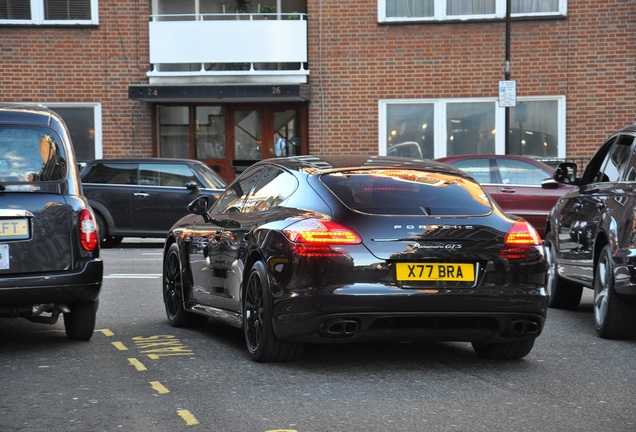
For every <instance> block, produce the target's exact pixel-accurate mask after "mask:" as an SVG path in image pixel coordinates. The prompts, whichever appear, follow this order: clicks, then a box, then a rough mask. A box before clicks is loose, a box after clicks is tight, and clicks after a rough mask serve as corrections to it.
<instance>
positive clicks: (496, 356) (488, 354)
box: [473, 338, 534, 360]
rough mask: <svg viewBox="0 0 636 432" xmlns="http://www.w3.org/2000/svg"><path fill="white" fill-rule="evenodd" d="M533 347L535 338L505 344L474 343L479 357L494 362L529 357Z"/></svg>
mask: <svg viewBox="0 0 636 432" xmlns="http://www.w3.org/2000/svg"><path fill="white" fill-rule="evenodd" d="M533 346H534V338H532V339H524V340H520V341H513V342H503V343H481V342H473V349H474V350H475V352H476V353H477V355H479V356H480V357H483V358H487V359H493V360H518V359H520V358H523V357H525V356H527V355H528V354H529V353H530V351H532V347H533Z"/></svg>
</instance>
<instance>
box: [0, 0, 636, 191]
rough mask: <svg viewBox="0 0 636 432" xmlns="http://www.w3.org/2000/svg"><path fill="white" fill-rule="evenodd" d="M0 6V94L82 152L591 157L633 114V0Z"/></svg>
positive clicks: (221, 166) (228, 169)
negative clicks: (283, 147) (280, 146)
mask: <svg viewBox="0 0 636 432" xmlns="http://www.w3.org/2000/svg"><path fill="white" fill-rule="evenodd" d="M511 6H512V7H511V12H512V14H511V17H512V19H511V21H510V33H509V36H510V39H509V40H510V61H511V68H510V78H511V79H512V80H514V81H515V83H516V96H517V98H516V101H517V104H516V106H514V107H511V108H509V127H510V135H509V137H510V139H509V142H508V148H506V142H505V141H506V140H505V138H504V137H505V136H504V134H502V133H501V132H500V131H502V130H505V122H504V119H505V111H506V109H505V108H502V107H500V106H499V103H498V96H499V81H501V80H503V79H504V68H503V63H504V60H505V58H506V52H505V47H506V20H505V16H506V1H505V0H496V1H495V0H475V1H472V2H466V1H457V0H435V1H428V2H427V1H422V0H351V1H347V2H343V1H339V0H262V1H261V2H256V1H255V0H251V1H245V0H190V1H181V0H150V1H130V0H110V1H101V2H100V1H98V0H74V1H72V2H53V1H50V0H0V53H1V55H2V57H1V60H0V64H1V67H2V69H1V70H2V73H1V74H0V85H1V86H2V89H3V91H2V94H1V95H0V100H2V101H11V102H17V101H19V102H27V103H38V104H43V105H47V106H49V107H51V108H53V109H55V110H57V111H58V112H60V114H62V116H63V117H64V118H65V119H66V120H67V123H68V124H69V126H70V127H71V133H72V136H73V140H74V145H75V147H76V150H77V153H78V155H79V158H80V159H89V158H93V157H101V156H104V157H123V156H161V157H171V156H179V157H191V158H196V159H201V160H204V161H205V162H206V163H208V164H210V165H212V166H215V167H217V169H218V170H219V171H220V172H221V174H223V175H224V176H225V177H226V178H227V179H231V178H233V177H234V175H235V172H236V171H240V170H241V169H242V167H244V166H245V165H247V164H249V163H252V162H253V161H254V160H258V159H261V158H265V157H271V156H273V155H274V154H273V146H274V134H275V133H276V132H278V133H280V134H281V135H282V136H283V137H285V139H286V141H287V143H288V145H287V147H288V153H289V154H305V153H362V154H377V153H380V154H387V153H388V154H397V155H407V156H411V157H413V156H415V157H419V156H420V155H421V156H422V157H431V158H432V157H441V156H446V155H450V154H461V153H473V152H489V153H506V152H509V153H518V154H532V155H537V156H542V157H560V158H563V157H569V158H586V157H589V156H590V155H591V154H592V153H593V152H594V151H595V149H596V148H597V147H598V146H599V145H600V144H601V143H602V141H603V140H604V139H605V137H606V136H608V135H609V134H610V133H611V132H612V131H614V130H615V129H617V128H619V127H622V126H624V125H626V124H630V123H632V122H633V121H634V120H635V115H634V108H633V106H634V99H635V98H636V91H635V90H636V89H635V80H634V65H635V58H636V46H635V45H636V39H635V38H634V36H633V34H634V27H636V22H635V21H634V20H633V18H632V17H633V16H634V15H635V14H636V3H634V2H631V1H625V0H601V1H592V0H569V1H567V0H511Z"/></svg>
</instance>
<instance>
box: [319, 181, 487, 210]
mask: <svg viewBox="0 0 636 432" xmlns="http://www.w3.org/2000/svg"><path fill="white" fill-rule="evenodd" d="M321 180H322V182H323V183H324V184H325V185H326V186H327V187H328V188H329V189H330V190H331V191H332V192H333V194H334V195H336V196H337V197H338V199H340V201H342V202H343V203H344V204H346V205H347V206H348V207H350V208H351V209H353V210H357V211H360V212H364V213H371V214H388V215H430V216H474V215H484V214H488V213H490V212H491V210H492V207H491V205H490V200H489V199H488V197H487V194H486V193H485V192H484V191H483V189H482V188H481V187H480V186H479V185H478V184H477V183H474V182H472V181H470V180H466V179H462V178H461V177H455V176H453V175H449V174H442V173H435V172H424V171H416V170H377V169H376V170H356V171H346V172H339V173H331V174H323V175H322V177H321Z"/></svg>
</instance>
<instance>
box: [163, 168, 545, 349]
mask: <svg viewBox="0 0 636 432" xmlns="http://www.w3.org/2000/svg"><path fill="white" fill-rule="evenodd" d="M189 210H190V212H191V213H192V214H190V215H188V216H186V217H184V218H182V219H181V220H180V221H179V222H177V223H176V224H175V225H174V226H173V227H172V229H171V230H170V232H169V234H168V236H167V239H166V243H165V250H164V269H163V273H164V274H163V297H164V302H165V308H166V314H167V317H168V321H169V323H170V324H171V325H173V326H194V325H202V324H204V323H205V322H206V321H207V320H208V319H209V318H211V319H214V320H217V321H221V322H224V323H227V324H229V325H232V326H235V327H239V328H242V329H243V332H244V335H245V341H246V345H247V349H248V351H249V354H250V355H251V357H252V359H254V360H256V361H286V360H293V359H296V358H298V357H299V356H300V355H301V352H302V347H303V345H304V344H306V343H313V342H318V343H324V342H326V343H343V342H354V341H363V340H364V341H367V340H379V341H407V340H408V341H417V340H437V341H463V342H471V343H472V346H473V348H474V350H475V351H476V353H477V354H478V355H480V356H483V357H486V358H499V359H518V358H522V357H524V356H526V355H527V354H528V353H529V352H530V351H531V349H532V347H533V344H534V341H535V339H536V338H537V337H538V336H539V335H540V333H541V331H542V329H543V325H544V321H545V317H546V309H547V301H548V297H547V294H546V290H545V286H544V282H545V281H544V279H545V272H546V260H545V254H544V250H543V246H542V245H541V240H540V238H539V236H538V234H537V233H536V231H535V230H534V228H533V227H532V226H531V225H530V224H529V223H527V222H526V221H524V220H523V219H520V218H518V217H515V216H509V215H506V214H504V213H503V212H502V211H501V210H500V209H499V207H498V206H497V205H496V204H495V203H494V202H493V201H492V200H491V198H490V197H489V196H488V194H487V193H486V192H485V191H484V190H483V189H482V188H481V186H479V184H478V183H477V182H475V181H474V180H473V179H472V178H471V177H469V176H468V175H467V174H465V173H463V172H462V171H460V170H457V169H455V168H453V167H451V166H449V165H445V164H442V163H438V162H434V161H429V160H412V159H405V158H395V157H384V156H375V157H365V156H296V157H289V158H275V159H268V160H263V161H261V162H258V163H256V164H254V165H253V166H251V167H250V168H248V169H247V170H246V171H244V172H243V173H242V174H241V175H240V176H239V177H238V178H237V179H236V180H235V181H234V182H232V183H231V184H230V185H229V186H228V187H227V189H226V190H225V192H224V193H223V195H222V196H221V197H220V198H219V199H218V200H217V201H216V202H215V203H214V204H212V205H209V202H208V198H206V197H199V198H197V199H196V200H195V201H193V202H192V203H191V204H190V206H189Z"/></svg>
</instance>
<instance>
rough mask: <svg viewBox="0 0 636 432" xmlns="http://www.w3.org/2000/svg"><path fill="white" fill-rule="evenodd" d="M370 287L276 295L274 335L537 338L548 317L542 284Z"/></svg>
mask: <svg viewBox="0 0 636 432" xmlns="http://www.w3.org/2000/svg"><path fill="white" fill-rule="evenodd" d="M369 288H371V287H369ZM374 288H375V289H374V291H375V293H374V294H372V293H371V291H368V290H364V289H361V288H360V287H355V288H354V287H351V288H350V291H349V293H348V294H345V293H346V292H347V291H348V289H347V288H340V289H337V290H334V292H333V293H332V295H329V296H306V297H293V298H288V299H285V300H281V299H278V301H275V307H274V316H273V325H274V331H275V333H276V336H277V337H278V338H280V339H286V340H292V341H297V342H322V343H324V342H334V343H338V342H351V341H354V340H357V341H366V340H388V341H413V340H437V341H458V342H460V341H461V342H477V341H479V342H505V341H509V340H521V339H530V338H535V337H537V336H539V335H540V334H541V332H542V330H543V326H544V323H545V318H546V310H547V300H548V298H547V295H546V293H545V290H543V289H542V288H540V289H537V288H536V287H535V288H530V287H517V289H510V287H508V289H507V290H506V291H508V290H509V293H508V294H507V293H506V292H504V291H502V290H499V292H493V291H488V292H487V293H478V292H477V291H478V290H477V291H467V292H460V293H458V292H453V293H451V292H446V293H443V292H436V293H431V292H427V291H426V290H400V289H399V288H388V287H384V288H383V289H379V290H378V289H377V288H378V287H374ZM364 291H367V292H366V294H364V293H363V292H364ZM372 291H373V290H372ZM382 291H384V292H383V293H381V292H382ZM524 291H525V292H524Z"/></svg>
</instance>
